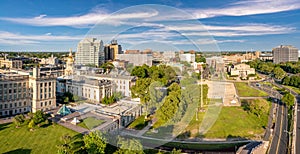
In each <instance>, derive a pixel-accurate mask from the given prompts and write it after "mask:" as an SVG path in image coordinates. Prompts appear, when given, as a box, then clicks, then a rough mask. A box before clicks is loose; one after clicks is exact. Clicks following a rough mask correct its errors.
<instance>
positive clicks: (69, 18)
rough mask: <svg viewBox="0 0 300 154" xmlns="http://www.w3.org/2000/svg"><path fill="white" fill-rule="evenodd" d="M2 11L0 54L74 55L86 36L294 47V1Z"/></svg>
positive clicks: (157, 1)
mask: <svg viewBox="0 0 300 154" xmlns="http://www.w3.org/2000/svg"><path fill="white" fill-rule="evenodd" d="M145 4H146V5H145ZM149 4H151V5H149ZM0 10H1V11H0V50H16V51H42V52H47V51H66V50H68V49H69V48H73V50H76V46H77V43H78V42H79V41H80V40H81V39H83V38H84V37H97V38H98V39H102V40H103V41H104V43H105V44H107V43H109V41H110V40H111V39H117V40H118V42H119V44H121V45H122V47H123V49H124V50H125V49H140V50H142V49H146V48H151V49H153V50H161V51H169V50H190V49H193V50H201V51H217V50H222V51H228V50H233V51H236V50H248V51H250V50H253V51H254V50H263V51H265V50H268V51H270V50H271V49H272V48H273V47H275V46H278V45H280V44H291V45H294V46H296V47H298V48H300V41H299V40H300V33H299V29H300V20H299V19H300V1H299V0H222V1H219V0H215V1H212V0H201V1H195V0H175V1H174V0H172V1H171V0H151V1H147V2H145V1H142V0H135V1H121V0H118V1H113V0H89V1H87V0H64V1H58V0H51V1H42V0H31V1H29V0H18V1H12V0H1V1H0Z"/></svg>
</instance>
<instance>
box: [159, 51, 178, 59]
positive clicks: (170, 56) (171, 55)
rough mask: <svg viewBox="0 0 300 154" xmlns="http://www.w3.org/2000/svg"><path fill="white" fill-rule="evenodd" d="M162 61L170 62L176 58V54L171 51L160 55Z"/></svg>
mask: <svg viewBox="0 0 300 154" xmlns="http://www.w3.org/2000/svg"><path fill="white" fill-rule="evenodd" d="M162 56H163V61H166V62H170V61H173V59H174V58H175V57H176V53H175V52H173V51H166V52H163V53H162Z"/></svg>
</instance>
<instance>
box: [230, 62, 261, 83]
mask: <svg viewBox="0 0 300 154" xmlns="http://www.w3.org/2000/svg"><path fill="white" fill-rule="evenodd" d="M229 73H230V75H231V76H237V77H241V78H242V79H246V78H247V77H248V76H249V75H251V74H253V75H254V74H255V69H254V68H251V67H250V65H247V64H244V63H242V64H237V65H232V67H229Z"/></svg>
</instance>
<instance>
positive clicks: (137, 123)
mask: <svg viewBox="0 0 300 154" xmlns="http://www.w3.org/2000/svg"><path fill="white" fill-rule="evenodd" d="M148 121H149V120H147V119H145V116H144V115H142V116H140V117H138V118H137V119H135V120H134V121H133V122H132V123H131V124H130V125H129V126H128V128H131V129H137V130H142V129H143V128H144V127H146V126H147V125H148Z"/></svg>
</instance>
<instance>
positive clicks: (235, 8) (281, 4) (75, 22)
mask: <svg viewBox="0 0 300 154" xmlns="http://www.w3.org/2000/svg"><path fill="white" fill-rule="evenodd" d="M295 9H300V1H299V0H240V1H238V2H235V3H229V4H228V5H227V6H224V7H223V8H201V9H198V8H186V9H184V10H180V9H175V8H173V9H172V8H171V7H162V6H155V5H149V6H147V5H141V6H133V7H130V8H125V9H124V10H121V11H119V12H115V13H113V14H109V13H107V10H106V9H104V8H98V7H96V9H95V8H94V9H92V12H90V13H87V14H83V15H74V16H66V17H49V16H47V15H46V14H41V15H39V16H36V17H32V18H7V17H2V18H0V20H5V21H11V22H15V23H21V24H26V25H34V26H72V27H86V26H91V25H94V24H96V23H98V22H99V21H103V20H104V19H105V20H104V21H103V22H102V24H110V25H121V24H133V25H134V24H137V23H145V22H146V23H147V22H148V23H149V22H154V21H168V20H188V19H202V18H211V17H216V16H245V15H256V14H267V13H276V12H282V11H289V10H295ZM185 11H186V12H189V13H190V14H188V13H186V12H185ZM135 19H137V20H135ZM133 20H134V21H133Z"/></svg>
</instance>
